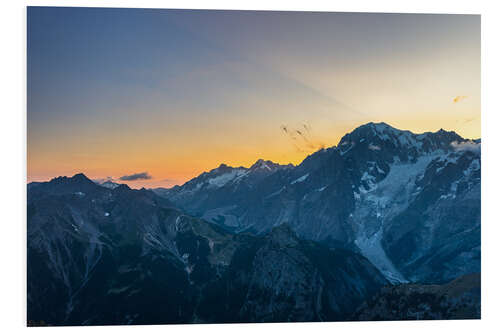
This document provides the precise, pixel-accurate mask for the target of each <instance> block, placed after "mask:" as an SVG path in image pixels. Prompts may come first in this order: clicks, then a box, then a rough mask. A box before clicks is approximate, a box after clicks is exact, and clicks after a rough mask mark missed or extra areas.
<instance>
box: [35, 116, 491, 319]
mask: <svg viewBox="0 0 500 333" xmlns="http://www.w3.org/2000/svg"><path fill="white" fill-rule="evenodd" d="M480 154H481V142H480V140H467V139H464V138H462V137H460V136H459V135H458V134H456V133H455V132H448V131H444V130H440V131H438V132H434V133H432V132H428V133H423V134H414V133H411V132H409V131H402V130H398V129H396V128H393V127H391V126H389V125H387V124H385V123H377V124H375V123H369V124H366V125H363V126H360V127H358V128H356V129H355V130H354V131H352V132H351V133H348V134H346V135H345V136H344V137H343V138H342V139H341V140H340V142H339V143H338V145H337V146H333V147H330V148H327V149H321V150H319V151H317V152H315V153H314V154H312V155H310V156H308V157H307V158H306V159H305V160H304V161H303V162H302V163H300V164H299V165H297V166H294V165H291V164H290V165H280V164H276V163H273V162H271V161H265V160H258V161H257V162H256V163H255V164H254V165H253V166H251V167H250V168H243V167H230V166H227V165H224V164H221V165H220V166H219V167H218V168H216V169H213V170H210V171H208V172H204V173H202V174H201V175H199V176H198V177H196V178H193V179H192V180H190V181H188V182H186V183H185V184H184V185H182V186H175V187H173V188H170V189H165V188H157V189H151V190H147V189H141V190H134V189H131V188H129V187H128V186H127V185H124V184H117V183H113V182H111V181H109V182H105V183H101V184H99V183H96V182H94V181H91V180H90V179H88V178H87V177H86V176H85V175H83V174H77V175H74V176H73V177H57V178H54V179H52V180H51V181H49V182H37V183H30V184H28V198H27V203H28V207H27V209H28V221H27V223H28V235H27V239H28V252H27V255H28V257H27V260H28V323H29V324H31V325H35V326H36V325H45V324H47V325H106V324H166V323H221V322H274V321H332V320H376V319H385V320H391V319H421V318H423V317H415V316H412V315H409V314H408V315H405V314H404V313H395V312H394V308H390V307H388V304H392V303H390V302H389V303H388V302H387V300H388V299H391V300H393V301H394V302H396V303H397V302H399V303H397V304H403V303H404V302H406V303H405V304H408V306H407V307H408V309H410V310H411V311H413V312H411V313H420V312H418V311H417V310H415V309H421V308H425V309H427V308H428V307H434V308H436V304H439V306H440V307H438V308H437V309H438V310H436V311H434V312H433V311H430V312H428V313H429V314H428V316H424V317H425V318H427V319H429V318H430V319H446V318H460V317H461V315H460V314H461V313H465V312H460V311H461V310H460V309H462V308H463V306H464V304H466V305H467V306H468V308H467V309H469V310H467V313H466V314H463V315H462V317H464V318H465V317H467V318H478V317H479V316H480V278H478V276H479V275H478V274H479V273H480V271H481V269H480V258H481V251H480V245H481V239H480V215H481V205H480V203H481V197H480V196H481V194H480V193H481V191H480V189H481V181H480V180H481V158H480ZM471 277H472V278H471ZM456 281H459V282H456ZM456 285H459V286H461V287H460V288H455V287H454V288H451V287H448V286H456ZM407 290H411V291H415V290H417V292H414V293H413V294H410V295H411V296H408V295H409V294H408V292H407ZM450 290H451V291H453V293H451V292H450ZM478 292H479V296H477V295H478ZM450 293H451V294H450ZM415 295H417V296H415ZM422 295H423V296H422ZM450 295H451V296H450ZM391 297H392V298H391ZM456 300H459V301H456ZM464 302H465V303H464ZM396 303H395V304H396ZM381 304H382V305H381ZM383 306H386V308H384V307H383ZM434 308H433V309H434ZM410 310H408V311H410ZM408 313H409V312H408ZM422 313H424V312H422ZM425 313H427V312H425Z"/></svg>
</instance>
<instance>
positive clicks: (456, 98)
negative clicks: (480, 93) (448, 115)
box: [453, 96, 467, 103]
mask: <svg viewBox="0 0 500 333" xmlns="http://www.w3.org/2000/svg"><path fill="white" fill-rule="evenodd" d="M466 98H467V96H457V97H455V98H454V99H453V103H458V102H460V101H463V100H464V99H466Z"/></svg>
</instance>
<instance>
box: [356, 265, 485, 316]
mask: <svg viewBox="0 0 500 333" xmlns="http://www.w3.org/2000/svg"><path fill="white" fill-rule="evenodd" d="M480 304H481V275H480V274H470V275H465V276H462V277H460V278H458V279H456V280H453V281H451V282H449V283H447V284H444V285H422V284H406V285H398V286H386V287H383V288H382V289H381V291H380V292H378V293H377V294H376V295H375V296H373V297H372V298H371V299H370V300H368V301H367V302H365V303H364V304H363V305H362V306H360V307H359V309H358V310H357V311H356V313H355V314H354V315H353V316H352V320H418V319H420V320H432V319H438V320H440V319H480V318H481V307H480Z"/></svg>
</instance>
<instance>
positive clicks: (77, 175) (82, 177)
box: [71, 172, 91, 181]
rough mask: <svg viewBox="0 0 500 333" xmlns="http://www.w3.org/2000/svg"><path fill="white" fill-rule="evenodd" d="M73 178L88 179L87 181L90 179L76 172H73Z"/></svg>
mask: <svg viewBox="0 0 500 333" xmlns="http://www.w3.org/2000/svg"><path fill="white" fill-rule="evenodd" d="M71 178H73V179H78V180H88V181H91V180H90V179H89V178H88V177H87V176H85V175H84V174H83V173H81V172H80V173H77V174H75V175H74V176H73V177H71Z"/></svg>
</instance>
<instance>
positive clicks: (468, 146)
mask: <svg viewBox="0 0 500 333" xmlns="http://www.w3.org/2000/svg"><path fill="white" fill-rule="evenodd" d="M451 146H452V147H453V149H455V150H456V151H464V150H466V151H471V152H473V153H477V154H480V153H481V142H474V141H470V140H469V141H464V142H460V143H459V142H456V141H453V142H452V143H451Z"/></svg>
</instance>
